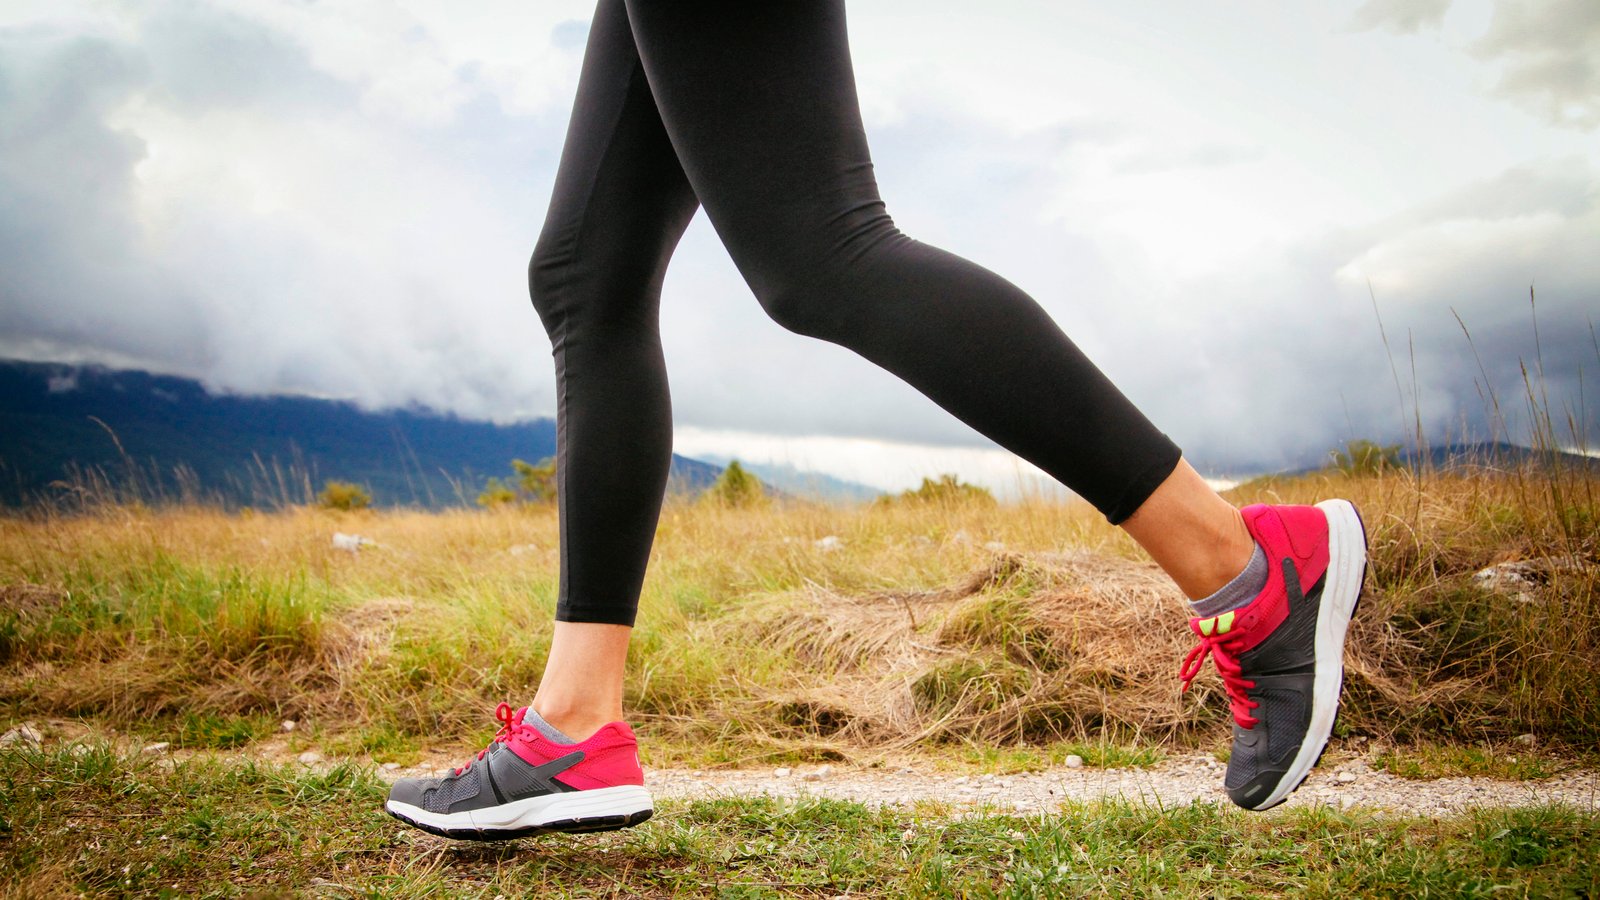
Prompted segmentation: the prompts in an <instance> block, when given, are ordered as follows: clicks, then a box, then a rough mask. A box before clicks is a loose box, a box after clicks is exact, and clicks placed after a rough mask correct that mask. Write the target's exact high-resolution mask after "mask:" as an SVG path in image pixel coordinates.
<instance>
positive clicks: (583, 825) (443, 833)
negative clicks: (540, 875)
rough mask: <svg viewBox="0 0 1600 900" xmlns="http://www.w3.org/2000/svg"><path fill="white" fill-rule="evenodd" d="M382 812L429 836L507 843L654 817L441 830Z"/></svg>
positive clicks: (650, 811) (613, 828)
mask: <svg viewBox="0 0 1600 900" xmlns="http://www.w3.org/2000/svg"><path fill="white" fill-rule="evenodd" d="M384 812H387V813H388V814H389V815H391V816H394V817H395V818H396V819H399V820H400V821H402V822H404V823H406V824H407V825H410V826H411V827H413V828H419V829H421V830H423V831H426V832H427V833H429V834H436V835H438V836H439V837H446V838H453V839H455V840H458V841H510V840H515V839H517V838H525V837H538V836H539V835H541V834H588V833H591V832H597V831H620V830H621V829H623V828H630V827H632V826H634V825H638V824H639V823H640V822H643V821H644V820H646V819H648V818H650V817H651V816H652V815H654V814H655V810H654V809H642V810H639V811H638V812H635V813H627V814H622V815H614V816H589V817H586V818H582V819H563V820H560V821H556V822H546V823H544V824H542V825H536V826H534V827H532V828H441V827H439V826H437V825H430V824H428V823H426V822H418V821H416V820H414V819H412V818H410V817H408V816H405V815H402V814H400V813H397V812H395V811H394V810H392V809H389V808H388V807H385V808H384Z"/></svg>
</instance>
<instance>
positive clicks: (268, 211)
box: [0, 0, 1600, 489]
mask: <svg viewBox="0 0 1600 900" xmlns="http://www.w3.org/2000/svg"><path fill="white" fill-rule="evenodd" d="M1308 7H1309V8H1308ZM591 9H592V7H591V5H590V4H588V3H584V2H564V0H560V2H558V0H539V2H537V3H529V2H521V0H519V2H513V0H475V2H472V3H460V2H446V0H438V2H380V0H318V2H306V0H298V2H291V0H214V2H163V0H148V2H137V3H133V2H128V3H116V2H76V0H0V356H8V357H21V358H28V359H39V360H60V361H81V362H101V363H107V364H111V365H118V366H136V367H140V368H147V369H152V370H155V371H161V372H169V373H174V374H180V375H188V376H193V377H198V378H200V379H202V380H203V381H204V382H205V383H206V384H207V385H208V386H210V387H211V388H213V389H215V390H218V391H232V392H241V393H272V392H296V393H308V394H314V395H319V396H329V397H341V398H350V399H354V400H356V401H358V402H360V403H362V404H364V405H367V406H371V407H386V406H396V405H412V404H416V405H424V406H428V407H432V408H435V409H439V410H446V411H451V412H454V413H458V414H460V415H463V416H470V417H482V418H493V419H496V420H501V421H506V420H515V419H522V418H528V417H534V416H544V415H553V413H554V403H553V399H552V383H553V372H552V366H551V362H550V358H549V343H548V341H547V340H546V338H545V336H544V333H543V331H542V329H541V328H540V326H539V323H538V319H537V317H536V316H535V314H534V312H533V310H532V308H531V307H530V305H529V303H528V301H527V294H526V281H525V279H526V275H525V271H526V263H527V258H528V255H529V252H530V251H531V249H532V247H533V243H534V240H535V238H536V236H537V234H538V231H539V227H540V225H541V222H542V217H543V213H544V209H545V205H546V202H547V200H548V196H549V190H550V186H551V182H552V179H553V173H554V168H555V163H556V160H557V157H558V154H559V152H560V144H561V139H562V136H563V132H564V129H565V125H566V119H567V116H568V113H569V111H570V106H571V102H572V95H573V92H574V89H575V86H576V79H577V73H578V68H579V64H580V61H581V56H582V47H583V41H584V38H585V34H586V31H587V19H588V16H589V13H590V11H591ZM850 28H851V42H852V47H853V51H854V55H855V60H856V72H857V78H858V81H859V87H860V93H861V97H862V103H863V114H864V117H865V119H866V125H867V131H868V136H869V139H870V141H871V143H872V148H873V152H874V156H875V160H876V163H877V170H878V174H879V179H880V184H881V187H882V190H883V194H884V197H885V199H886V200H887V201H888V204H889V209H890V211H891V213H893V214H894V216H895V218H896V220H897V222H898V223H899V224H900V226H901V227H902V228H903V229H904V230H905V231H906V232H908V233H909V234H911V235H912V236H914V237H917V238H919V239H921V240H924V241H928V242H931V243H934V244H938V245H941V246H943V247H945V248H947V249H950V250H952V251H954V252H957V253H960V254H962V255H964V256H967V257H969V258H971V259H973V260H976V261H977V262H980V263H982V264H983V265H985V266H987V267H989V268H991V269H994V270H996V271H998V272H1000V273H1001V274H1003V275H1005V276H1006V277H1007V278H1009V279H1010V280H1012V281H1014V282H1016V283H1017V284H1019V285H1021V286H1022V287H1023V288H1024V289H1026V290H1028V291H1029V292H1030V293H1032V294H1033V295H1034V297H1035V298H1036V299H1038V301H1039V302H1040V303H1042V304H1043V305H1044V306H1045V307H1046V308H1047V309H1048V310H1049V311H1050V314H1051V315H1052V316H1054V317H1055V319H1056V320H1057V321H1058V322H1060V323H1061V324H1062V326H1063V327H1064V328H1065V329H1066V331H1067V332H1068V333H1069V334H1070V335H1072V336H1073V338H1074V339H1075V340H1076V341H1077V342H1078V343H1079V344H1080V345H1081V346H1083V347H1084V349H1085V350H1086V351H1087V352H1088V353H1089V354H1090V356H1091V357H1093V358H1094V359H1096V360H1097V361H1098V362H1099V363H1100V364H1101V366H1102V367H1103V368H1104V369H1106V370H1107V372H1108V373H1109V374H1110V375H1111V376H1112V378H1113V379H1114V380H1116V381H1117V382H1118V383H1119V384H1120V385H1121V386H1122V387H1123V388H1124V390H1125V391H1126V392H1127V393H1128V394H1129V395H1130V396H1132V397H1133V399H1134V400H1135V402H1137V403H1139V404H1140V405H1141V406H1142V407H1143V408H1144V409H1145V410H1146V411H1147V412H1148V413H1149V414H1150V416H1151V418H1153V419H1154V420H1155V421H1156V422H1157V424H1158V425H1160V426H1161V427H1162V428H1163V429H1165V430H1166V431H1168V432H1169V433H1170V434H1171V435H1172V436H1173V437H1174V438H1175V439H1177V440H1178V442H1179V443H1180V444H1181V445H1182V446H1184V447H1185V449H1186V451H1187V452H1188V454H1189V455H1190V457H1191V459H1193V460H1194V461H1195V463H1196V464H1197V466H1199V467H1200V468H1201V469H1202V470H1203V471H1207V472H1210V473H1213V474H1218V475H1227V474H1244V473H1250V472H1257V471H1262V470H1265V469H1271V468H1276V467H1280V466H1284V465H1290V464H1299V463H1303V462H1307V461H1314V460H1316V459H1317V458H1318V457H1320V456H1321V455H1322V454H1324V453H1325V452H1326V451H1327V450H1328V449H1329V448H1331V447H1333V446H1335V445H1337V444H1339V443H1341V442H1343V441H1345V440H1347V439H1349V438H1352V437H1369V438H1375V439H1379V440H1399V439H1401V438H1402V436H1403V435H1404V434H1406V433H1407V432H1410V431H1413V430H1414V428H1415V423H1416V421H1418V420H1419V419H1420V421H1421V422H1422V423H1423V426H1424V429H1425V430H1426V431H1427V432H1428V433H1429V435H1430V437H1431V438H1433V439H1435V440H1438V439H1440V438H1443V437H1447V436H1456V435H1460V434H1463V433H1466V434H1471V435H1474V436H1481V435H1483V434H1486V433H1488V430H1489V423H1488V421H1487V420H1488V419H1490V418H1492V417H1491V416H1490V415H1489V414H1488V413H1487V412H1486V410H1487V407H1488V404H1487V403H1486V401H1485V399H1484V397H1485V379H1487V383H1488V385H1489V386H1490V387H1492V389H1493V390H1494V392H1495V393H1496V394H1497V396H1499V398H1500V400H1501V408H1502V410H1503V412H1504V414H1505V416H1506V417H1507V418H1508V419H1510V420H1511V423H1510V428H1511V431H1512V432H1513V433H1512V435H1511V436H1512V437H1513V438H1525V431H1524V428H1525V426H1523V425H1522V424H1521V422H1520V416H1521V410H1522V409H1523V407H1524V406H1525V403H1524V402H1523V401H1522V400H1521V399H1520V398H1521V397H1522V396H1523V388H1522V382H1521V378H1522V374H1521V373H1522V364H1523V363H1526V364H1527V366H1528V367H1529V368H1530V370H1532V371H1533V372H1534V373H1535V374H1537V372H1538V370H1539V365H1540V364H1541V362H1542V368H1543V373H1544V381H1545V390H1546V391H1547V392H1548V396H1549V400H1550V403H1551V405H1552V407H1553V408H1554V412H1555V413H1556V415H1557V417H1558V418H1565V416H1566V414H1567V413H1569V412H1570V413H1571V414H1572V416H1573V418H1574V419H1576V420H1578V421H1580V422H1582V421H1588V422H1589V423H1590V427H1589V430H1590V433H1591V436H1590V443H1591V444H1596V443H1600V399H1597V398H1600V347H1597V345H1596V342H1595V338H1594V334H1595V321H1594V320H1595V319H1596V318H1600V140H1597V138H1600V3H1595V2H1593V0H1454V2H1452V0H1367V2H1362V0H1330V2H1323V3H1317V4H1289V5H1285V4H1282V3H1280V2H1278V0H1238V2H1232V3H1226V4H1195V3H1189V2H1183V0H1129V2H1122V3H1115V4H1106V3H1098V2H1089V0H1081V2H1080V0H1073V2H1064V0H1049V2H1046V0H1037V2H1005V0H995V2H988V3H984V4H972V3H964V2H958V0H857V2H855V3H854V4H853V5H852V6H851V9H850ZM1530 287H1532V288H1533V289H1534V290H1535V291H1536V292H1537V305H1536V312H1537V328H1538V338H1539V340H1538V344H1537V349H1538V352H1537V353H1536V344H1535V316H1534V311H1533V310H1532V309H1530V302H1529V291H1530ZM1380 318H1381V323H1382V328H1383V334H1386V335H1387V339H1388V349H1387V350H1386V349H1385V344H1384V340H1383V336H1382V335H1381V334H1380V328H1379V323H1380ZM1458 318H1459V322H1458ZM662 319H663V321H662V327H663V334H664V339H665V343H666V347H667V357H668V366H669V369H670V370H671V373H672V385H673V398H674V415H675V418H676V422H677V432H678V450H679V452H683V453H688V454H690V455H738V456H741V457H743V458H746V459H753V460H777V461H782V462H790V463H794V464H796V465H800V466H802V467H810V468H817V469H822V470H826V471H830V472H833V473H835V474H839V475H843V476H845V477H850V478H855V479H857V480H862V481H866V482H869V483H872V484H875V485H878V486H880V487H898V486H902V485H904V484H907V483H909V482H912V481H915V479H916V478H918V477H920V476H921V475H923V474H929V473H931V472H935V471H951V470H955V471H959V472H961V473H962V474H964V475H966V476H968V477H969V478H972V479H975V480H979V481H984V482H987V483H989V484H991V485H993V486H996V487H999V488H1001V489H1006V488H1007V487H1008V486H1011V485H1015V484H1017V483H1021V482H1022V481H1024V480H1025V475H1026V471H1027V470H1026V467H1025V466H1021V465H1020V464H1019V463H1017V462H1016V461H1015V460H1014V459H1013V458H1012V457H1010V456H1009V455H1008V454H1005V453H1004V452H1003V451H1000V450H998V449H996V448H994V446H993V445H992V444H989V443H988V442H986V441H985V440H984V439H983V438H982V437H981V436H979V435H976V434H975V433H973V432H972V431H970V430H969V429H967V428H966V427H965V426H964V425H961V424H960V423H958V422H956V421H954V420H953V419H950V418H949V417H948V416H946V415H945V414H944V413H943V412H941V411H940V410H939V409H938V408H937V407H935V406H933V404H932V403H930V402H929V401H927V400H925V399H923V398H922V397H920V396H919V395H918V394H916V393H915V392H914V391H912V390H910V389H909V388H908V387H906V386H905V385H903V384H901V383H900V382H898V381H897V380H896V379H895V378H893V377H892V376H890V375H887V374H885V373H882V372H880V371H878V370H876V369H875V368H873V367H872V366H870V365H869V364H867V363H865V362H863V361H861V360H859V359H857V358H855V357H854V356H853V355H851V354H850V353H849V352H848V351H845V350H842V349H839V348H837V347H833V346H830V345H826V344H822V343H819V342H815V341H810V340H807V339H805V338H801V337H798V336H796V335H793V334H790V333H788V332H785V331H783V330H782V329H781V328H779V327H778V326H777V325H775V324H773V323H772V322H771V321H769V320H768V319H766V318H765V316H764V315H763V313H762V312H761V310H760V308H759V306H757V304H756V303H755V302H754V300H753V299H752V297H751V295H750V293H749V291H748V289H747V288H746V287H745V286H744V284H743V282H742V281H741V280H740V278H739V276H738V273H737V272H736V271H735V270H734V268H733V266H732V264H731V263H730V262H729V260H728V258H727V255H726V254H725V253H724V251H723V250H722V248H721V246H720V245H719V244H718V242H717V240H716V237H715V235H714V234H713V233H712V231H711V229H710V227H709V226H708V225H707V223H706V222H705V220H704V218H703V216H702V217H699V218H697V219H696V221H695V223H694V225H693V226H691V228H690V231H689V234H688V235H687V236H686V237H685V239H684V241H683V243H682V245H681V246H680V249H679V251H678V254H677V257H676V258H675V259H674V261H673V267H672V270H671V272H670V273H669V276H668V280H667V285H666V289H665V297H664V300H663V313H662ZM1463 323H1464V325H1465V330H1466V331H1468V332H1470V334H1471V338H1472V341H1471V343H1470V344H1469V343H1468V340H1467V337H1466V334H1465V333H1464V330H1463ZM1585 382H1587V384H1586V385H1585ZM1562 436H1563V438H1566V437H1567V436H1566V435H1565V434H1563V435H1562Z"/></svg>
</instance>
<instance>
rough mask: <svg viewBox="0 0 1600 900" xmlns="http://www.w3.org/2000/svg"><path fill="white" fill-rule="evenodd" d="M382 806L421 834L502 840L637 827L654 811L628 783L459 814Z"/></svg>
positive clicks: (642, 792)
mask: <svg viewBox="0 0 1600 900" xmlns="http://www.w3.org/2000/svg"><path fill="white" fill-rule="evenodd" d="M383 807H384V809H385V810H387V811H388V813H389V815H391V816H394V817H395V818H397V819H400V820H401V821H403V822H406V823H409V824H411V825H415V826H416V827H418V828H421V829H422V830H423V831H427V832H430V833H432V834H437V835H442V836H444V837H452V838H466V839H469V840H505V839H508V838H515V837H526V836H528V835H534V834H543V833H547V832H552V831H565V832H572V831H612V830H615V829H618V828H626V827H628V826H630V825H637V824H639V823H640V822H643V821H644V820H645V819H648V818H650V816H651V814H652V813H654V812H655V805H654V802H653V801H652V800H651V798H650V792H649V791H647V790H645V789H644V788H643V787H641V786H639V785H633V784H626V785H620V786H618V787H609V788H595V789H593V790H587V791H572V792H570V793H564V794H545V795H542V796H538V797H528V798H527V799H524V800H513V801H512V802H510V803H505V804H502V805H500V806H490V807H486V808H484V809H469V810H463V811H461V812H458V813H436V812H429V811H428V810H425V809H421V808H419V807H416V806H412V805H411V804H409V803H397V802H395V801H393V800H390V801H387V802H386V803H384V805H383Z"/></svg>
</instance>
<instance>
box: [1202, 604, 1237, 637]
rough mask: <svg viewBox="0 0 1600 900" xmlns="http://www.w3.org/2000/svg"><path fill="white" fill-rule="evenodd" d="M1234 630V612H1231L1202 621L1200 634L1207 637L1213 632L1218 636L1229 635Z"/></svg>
mask: <svg viewBox="0 0 1600 900" xmlns="http://www.w3.org/2000/svg"><path fill="white" fill-rule="evenodd" d="M1232 630H1233V612H1232V611H1231V610H1230V611H1228V612H1225V613H1223V614H1222V615H1220V616H1213V617H1212V618H1209V619H1201V620H1200V633H1201V634H1203V635H1205V636H1206V637H1210V636H1211V635H1212V633H1213V632H1215V633H1216V634H1227V633H1228V632H1230V631H1232Z"/></svg>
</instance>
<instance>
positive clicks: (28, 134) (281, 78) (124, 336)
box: [0, 6, 337, 375]
mask: <svg viewBox="0 0 1600 900" xmlns="http://www.w3.org/2000/svg"><path fill="white" fill-rule="evenodd" d="M177 9H180V10H181V12H178V11H174V9H168V10H167V11H165V12H163V13H160V14H157V15H154V16H152V17H151V18H150V19H149V20H147V21H146V22H145V23H143V28H142V32H141V33H140V34H139V35H138V37H137V39H136V40H133V41H125V40H118V39H115V38H113V37H110V36H80V35H71V34H63V33H52V32H50V31H48V30H44V29H41V28H31V29H9V30H4V31H0V86H3V88H0V197H4V198H5V201H4V202H3V205H0V270H3V271H4V272H5V273H6V277H5V281H4V284H3V286H0V291H4V295H5V302H4V304H3V307H0V334H3V335H4V336H5V338H6V339H7V342H8V343H10V344H12V345H14V346H13V348H8V349H13V352H15V350H16V349H23V348H24V347H25V346H26V345H29V344H31V345H34V346H43V347H45V348H49V350H48V352H55V353H66V354H68V355H71V356H74V357H76V356H82V355H85V354H86V355H88V356H90V357H92V356H95V355H97V354H99V355H104V356H106V357H115V358H117V359H121V360H124V361H127V362H133V363H142V364H148V365H153V366H155V367H158V368H161V369H165V370H170V371H179V372H183V373H186V374H195V375H205V374H208V370H209V368H210V366H211V364H212V361H213V360H212V355H213V354H212V350H213V347H212V346H211V333H210V332H211V329H210V328H209V323H210V321H211V320H212V319H213V316H212V315H211V313H210V311H209V309H208V303H207V301H206V300H204V299H202V298H199V297H197V296H196V294H195V292H194V291H193V290H192V288H191V287H190V286H189V285H187V284H186V283H185V279H184V278H183V277H182V274H181V273H180V272H176V271H174V270H173V269H172V268H170V267H169V266H168V265H167V264H166V261H165V260H164V259H163V254H162V253H161V252H160V251H159V250H158V249H157V248H153V247H151V246H149V241H148V235H147V234H146V231H145V227H144V224H143V223H142V222H141V215H142V214H141V211H140V210H139V209H138V205H137V199H136V196H135V195H136V181H137V171H138V167H139V166H140V164H141V163H144V162H145V161H146V160H147V159H148V157H149V156H150V148H149V147H148V146H147V145H146V142H145V141H144V140H143V139H142V138H140V137H137V136H135V135H134V134H133V133H132V132H131V131H129V130H127V129H123V128H119V127H118V126H117V125H116V124H115V118H116V115H117V113H118V111H119V110H120V109H121V108H123V107H124V106H125V105H126V104H128V103H129V102H130V101H132V100H134V99H135V98H149V99H148V102H157V103H162V104H164V105H166V106H168V107H169V108H173V109H176V110H179V111H181V112H183V113H187V114H190V115H198V114H203V113H204V112H205V111H207V110H210V109H227V110H230V111H237V110H239V109H240V108H242V107H249V106H252V105H261V104H270V105H272V106H274V107H276V108H277V110H278V111H284V110H287V109H288V108H289V107H290V106H292V105H297V106H299V107H301V108H304V107H305V106H306V105H307V104H308V103H311V104H315V102H316V98H317V97H319V96H325V95H326V94H327V93H329V92H330V91H337V86H335V85H333V84H332V83H330V82H327V81H326V80H325V79H319V78H317V77H316V76H315V75H314V73H312V72H310V70H309V69H308V68H307V67H306V65H305V62H304V60H303V58H300V57H299V56H298V55H297V54H296V53H295V52H294V51H293V50H292V48H289V47H287V46H286V45H284V44H282V43H278V42H274V41H272V40H270V39H269V38H268V37H267V36H266V35H263V34H261V33H259V32H257V31H253V30H252V29H250V28H249V27H248V26H247V25H245V24H244V23H242V22H239V21H238V20H236V19H233V18H231V17H229V16H227V15H225V14H221V13H216V12H213V11H209V10H205V9H203V8H199V7H190V6H183V7H180V8H177Z"/></svg>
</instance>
